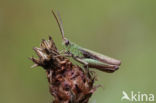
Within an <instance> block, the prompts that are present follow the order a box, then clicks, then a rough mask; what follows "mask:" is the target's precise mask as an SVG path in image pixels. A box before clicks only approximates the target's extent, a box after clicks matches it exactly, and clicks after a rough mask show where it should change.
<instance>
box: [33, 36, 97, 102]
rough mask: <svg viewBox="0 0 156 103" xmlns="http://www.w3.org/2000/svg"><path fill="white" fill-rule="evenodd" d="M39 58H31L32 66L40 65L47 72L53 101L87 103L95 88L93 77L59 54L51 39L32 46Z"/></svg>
mask: <svg viewBox="0 0 156 103" xmlns="http://www.w3.org/2000/svg"><path fill="white" fill-rule="evenodd" d="M34 50H35V52H36V54H37V55H38V56H39V59H35V58H33V57H32V58H31V60H32V61H33V62H34V63H35V65H34V66H42V67H43V68H44V69H45V70H46V72H47V79H48V82H49V91H50V93H51V95H53V96H54V101H53V103H88V100H89V98H90V97H91V95H92V94H93V92H94V91H95V90H96V87H94V86H93V83H94V80H95V77H94V76H88V75H86V74H85V73H84V71H83V70H82V69H81V68H80V67H79V66H75V65H73V64H72V63H71V62H70V60H69V59H67V58H66V57H64V56H61V55H60V54H59V52H58V50H57V48H56V46H55V44H54V42H53V40H52V38H51V37H49V40H48V41H46V40H42V42H41V47H40V48H36V47H35V48H34Z"/></svg>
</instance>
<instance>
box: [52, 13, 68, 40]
mask: <svg viewBox="0 0 156 103" xmlns="http://www.w3.org/2000/svg"><path fill="white" fill-rule="evenodd" d="M52 13H53V15H54V17H55V19H56V22H57V24H58V26H59V29H60V32H61V35H62V39H63V40H64V41H66V39H65V37H64V30H63V23H62V20H61V17H60V15H59V13H57V14H58V17H59V19H58V18H57V16H56V14H55V12H54V11H53V10H52ZM59 21H60V22H59Z"/></svg>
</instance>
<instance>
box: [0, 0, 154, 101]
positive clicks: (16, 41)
mask: <svg viewBox="0 0 156 103" xmlns="http://www.w3.org/2000/svg"><path fill="white" fill-rule="evenodd" d="M52 9H54V10H55V11H56V10H58V11H59V12H60V14H61V17H62V19H63V25H64V29H65V34H66V37H68V38H69V39H70V40H72V41H74V42H75V43H77V44H79V45H81V46H83V47H86V48H89V49H92V50H95V51H98V52H100V53H103V54H107V55H109V56H111V57H114V58H117V59H120V60H121V61H122V65H121V67H120V69H119V70H118V71H117V72H115V73H113V74H108V73H103V72H100V71H96V72H97V76H98V81H97V82H96V84H102V85H103V88H104V89H102V88H99V89H98V90H97V91H96V92H95V93H94V95H93V96H92V98H91V100H90V101H96V103H121V97H122V91H123V90H124V91H126V92H127V93H128V94H129V93H130V92H131V91H134V92H136V93H137V92H141V93H153V94H156V81H155V79H156V67H155V64H156V63H155V61H156V1H155V0H116V1H115V0H77V1H76V0H0V103H50V101H51V99H52V97H51V95H50V94H49V90H48V82H47V79H46V74H45V71H44V70H43V69H42V68H40V67H38V68H36V69H31V68H30V66H31V65H32V64H33V63H32V62H31V61H30V60H28V57H30V56H32V55H35V53H34V51H33V50H32V48H33V47H34V46H39V44H40V41H41V38H46V39H47V38H48V35H51V36H52V37H53V39H54V41H55V42H56V45H57V46H58V48H59V49H61V36H60V32H59V29H58V26H57V24H56V21H55V19H54V18H53V16H52V14H51V10H52Z"/></svg>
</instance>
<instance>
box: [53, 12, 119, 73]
mask: <svg viewBox="0 0 156 103" xmlns="http://www.w3.org/2000/svg"><path fill="white" fill-rule="evenodd" d="M52 13H53V15H54V17H55V19H56V21H57V24H58V26H59V29H60V32H61V35H62V40H63V46H64V53H65V54H66V56H69V57H72V58H73V59H74V60H76V61H78V62H79V63H81V64H83V65H84V67H85V68H86V69H87V70H88V68H96V69H98V70H101V71H104V72H109V73H111V72H114V71H116V70H117V69H118V68H119V66H120V64H121V62H120V61H119V60H116V59H113V58H111V57H108V56H105V55H103V54H100V53H97V52H95V51H91V50H89V49H86V48H83V47H81V46H79V45H77V44H75V43H73V42H71V41H69V40H68V39H67V38H65V37H64V29H63V23H62V20H61V17H60V15H59V14H58V17H59V19H58V18H57V16H56V14H55V12H54V11H52Z"/></svg>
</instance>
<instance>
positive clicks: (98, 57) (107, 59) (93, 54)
mask: <svg viewBox="0 0 156 103" xmlns="http://www.w3.org/2000/svg"><path fill="white" fill-rule="evenodd" d="M80 51H81V52H82V53H83V55H84V57H85V58H92V59H95V60H99V61H101V62H103V63H107V64H111V65H118V66H119V65H120V64H121V62H120V60H116V59H114V58H111V57H108V56H106V55H103V54H100V53H97V52H95V51H92V50H89V49H85V48H81V49H80Z"/></svg>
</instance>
